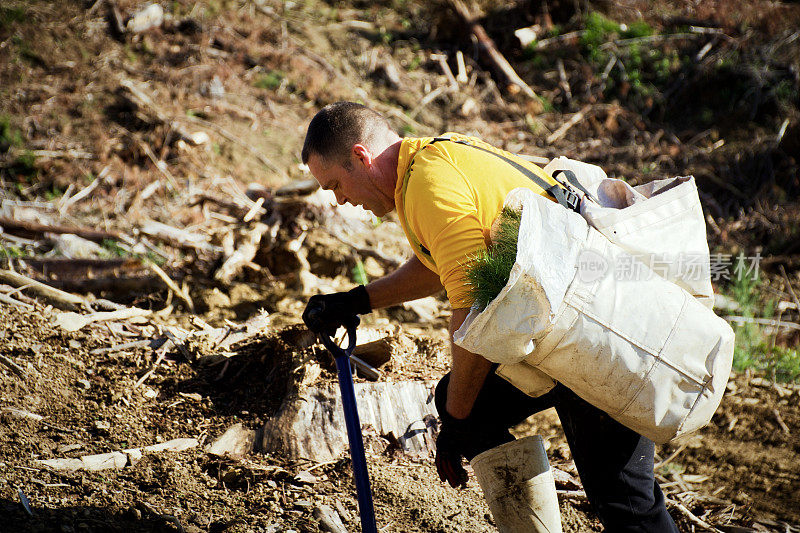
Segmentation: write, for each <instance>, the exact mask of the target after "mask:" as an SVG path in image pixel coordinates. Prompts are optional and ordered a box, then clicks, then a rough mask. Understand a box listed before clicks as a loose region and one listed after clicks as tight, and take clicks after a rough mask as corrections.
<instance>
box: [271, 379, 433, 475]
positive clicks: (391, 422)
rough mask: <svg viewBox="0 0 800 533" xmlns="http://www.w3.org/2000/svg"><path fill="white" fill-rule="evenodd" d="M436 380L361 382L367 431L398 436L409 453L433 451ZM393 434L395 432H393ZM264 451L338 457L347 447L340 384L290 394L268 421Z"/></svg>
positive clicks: (359, 395) (360, 400)
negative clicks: (370, 429) (372, 430)
mask: <svg viewBox="0 0 800 533" xmlns="http://www.w3.org/2000/svg"><path fill="white" fill-rule="evenodd" d="M434 386H435V383H434V382H422V381H401V382H383V383H356V384H355V392H356V402H357V404H358V415H359V418H360V421H361V427H362V430H367V431H368V430H369V428H370V427H371V428H373V429H374V430H375V431H376V432H377V434H378V435H379V436H390V435H393V437H394V439H396V441H397V442H398V443H399V445H400V447H401V448H402V449H403V451H405V452H406V453H410V454H417V455H428V454H430V453H431V451H432V450H434V449H435V447H434V439H435V431H436V429H437V418H438V413H437V412H436V407H435V405H434V402H433V388H434ZM390 438H391V437H390ZM261 444H262V450H263V451H265V452H279V453H282V454H284V455H287V456H288V457H291V458H304V459H310V460H312V461H317V462H325V461H331V460H334V459H337V458H338V457H340V456H342V455H343V454H345V453H346V451H347V450H348V444H347V430H346V428H345V424H344V412H343V410H342V401H341V396H340V394H339V388H338V385H337V384H335V383H331V384H325V385H320V386H315V387H309V388H308V389H306V390H304V391H302V392H298V393H297V394H296V395H293V396H291V397H287V399H286V400H285V401H284V403H283V405H282V406H281V408H280V409H279V410H278V412H277V413H276V415H275V416H274V417H273V418H271V419H270V420H269V421H267V423H266V424H265V425H264V428H263V440H262V443H261Z"/></svg>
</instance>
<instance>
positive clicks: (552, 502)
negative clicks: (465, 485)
mask: <svg viewBox="0 0 800 533" xmlns="http://www.w3.org/2000/svg"><path fill="white" fill-rule="evenodd" d="M470 464H471V465H472V468H473V470H474V471H475V477H476V478H478V483H480V485H481V489H483V495H484V497H485V498H486V502H487V503H488V504H489V509H490V510H491V511H492V516H494V521H495V523H496V524H497V528H498V529H499V530H500V531H501V532H512V533H527V532H535V533H545V532H547V533H556V532H557V533H561V513H560V512H559V510H558V499H557V498H556V485H555V482H554V481H553V471H552V470H550V465H549V463H548V462H547V454H546V453H545V451H544V445H543V444H542V437H540V436H539V435H535V436H533V437H525V438H524V439H518V440H515V441H513V442H507V443H506V444H502V445H500V446H498V447H496V448H492V449H491V450H486V451H485V452H483V453H481V454H479V455H476V456H475V457H474V458H473V459H472V461H470Z"/></svg>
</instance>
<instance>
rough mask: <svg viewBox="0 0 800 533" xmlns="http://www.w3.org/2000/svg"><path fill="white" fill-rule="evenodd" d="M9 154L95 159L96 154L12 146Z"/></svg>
mask: <svg viewBox="0 0 800 533" xmlns="http://www.w3.org/2000/svg"><path fill="white" fill-rule="evenodd" d="M9 154H10V155H11V156H12V157H14V156H19V155H22V154H27V155H32V156H34V157H40V158H43V159H94V158H95V155H94V154H92V153H89V152H84V151H83V150H21V149H19V148H12V149H11V150H9Z"/></svg>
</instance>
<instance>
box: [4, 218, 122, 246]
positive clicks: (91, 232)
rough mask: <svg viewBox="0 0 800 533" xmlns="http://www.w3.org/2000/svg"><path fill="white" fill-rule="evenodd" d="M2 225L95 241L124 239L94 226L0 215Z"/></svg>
mask: <svg viewBox="0 0 800 533" xmlns="http://www.w3.org/2000/svg"><path fill="white" fill-rule="evenodd" d="M0 226H2V228H3V229H4V230H5V231H11V232H12V233H13V232H22V233H24V234H27V235H30V234H35V235H41V234H44V233H57V234H65V233H71V234H73V235H77V236H78V237H82V238H84V239H87V240H90V241H94V242H103V241H104V240H106V239H112V240H116V241H119V240H123V239H122V237H121V236H120V234H119V233H116V232H114V231H103V230H96V229H92V228H78V227H72V226H58V225H51V224H39V223H38V222H28V221H25V220H14V219H12V218H7V217H0Z"/></svg>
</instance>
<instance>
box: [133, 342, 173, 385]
mask: <svg viewBox="0 0 800 533" xmlns="http://www.w3.org/2000/svg"><path fill="white" fill-rule="evenodd" d="M166 353H167V352H166V350H160V351H159V353H158V357H157V358H156V362H155V363H153V366H152V368H150V370H148V371H147V372H145V373H144V375H143V376H142V377H140V378H139V379H138V380H137V381H136V383H134V384H133V388H134V389H138V388H139V387H140V386H141V385H142V383H144V382H145V381H147V379H148V378H149V377H150V376H152V375H153V373H154V372H155V371H156V369H157V368H158V365H160V364H161V361H163V360H164V356H165V355H166Z"/></svg>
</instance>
